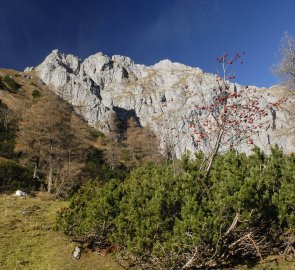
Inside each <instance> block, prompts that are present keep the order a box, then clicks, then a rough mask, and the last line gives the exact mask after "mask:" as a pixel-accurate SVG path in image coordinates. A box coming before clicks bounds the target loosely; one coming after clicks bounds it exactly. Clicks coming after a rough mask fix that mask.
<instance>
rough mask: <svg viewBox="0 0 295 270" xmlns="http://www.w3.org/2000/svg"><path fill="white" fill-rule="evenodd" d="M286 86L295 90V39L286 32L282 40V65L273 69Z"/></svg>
mask: <svg viewBox="0 0 295 270" xmlns="http://www.w3.org/2000/svg"><path fill="white" fill-rule="evenodd" d="M273 72H274V74H276V75H277V76H278V77H279V78H280V79H281V80H282V82H283V83H284V84H286V85H287V86H288V87H289V88H290V89H291V90H293V91H294V90H295V38H294V37H293V36H291V35H290V34H289V33H288V32H285V33H284V35H283V37H282V39H281V47H280V63H279V64H278V65H276V66H275V67H274V68H273Z"/></svg>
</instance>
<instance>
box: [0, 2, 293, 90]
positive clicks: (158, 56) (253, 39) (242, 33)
mask: <svg viewBox="0 0 295 270" xmlns="http://www.w3.org/2000/svg"><path fill="white" fill-rule="evenodd" d="M0 7H1V8H0V10H1V12H0V67H5V68H13V69H17V70H22V69H23V68H25V67H26V66H32V65H37V64H39V63H40V62H42V61H43V59H44V58H45V57H46V55H48V54H49V53H50V52H51V51H52V50H53V49H55V48H58V49H59V50H60V51H62V52H64V53H72V54H74V55H77V56H79V57H81V58H82V59H83V58H85V57H87V56H89V55H91V54H94V53H96V52H98V51H102V52H103V53H105V54H108V55H113V54H120V55H127V56H129V57H131V58H132V59H133V60H134V61H135V62H136V63H140V64H145V65H152V64H154V63H156V62H158V61H160V60H162V59H170V60H172V61H177V62H181V63H184V64H186V65H190V66H197V67H200V68H201V69H203V70H204V71H206V72H211V73H217V72H218V70H219V69H220V67H219V66H218V63H217V62H216V56H219V55H221V54H223V53H225V52H226V53H228V54H231V53H235V52H241V51H245V52H246V55H245V57H244V59H243V60H244V64H243V65H238V66H237V79H236V81H237V82H238V83H241V84H244V85H257V86H270V85H272V84H275V83H277V79H276V78H275V77H274V76H273V75H272V74H271V72H270V67H271V66H272V65H273V64H275V63H277V62H278V61H279V58H278V55H277V54H278V48H279V45H280V39H281V37H282V35H283V33H284V31H288V32H289V33H290V34H291V35H295V16H294V11H295V1H294V0H83V1H76V0H71V1H68V0H42V1H40V0H0Z"/></svg>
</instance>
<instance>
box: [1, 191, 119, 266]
mask: <svg viewBox="0 0 295 270" xmlns="http://www.w3.org/2000/svg"><path fill="white" fill-rule="evenodd" d="M66 205H67V203H66V202H61V201H53V200H48V198H46V196H44V195H43V196H42V194H41V195H39V196H38V197H36V198H18V197H15V196H8V195H0V247H1V250H0V269H2V270H6V269H7V270H12V269H32V270H35V269H40V270H42V269H44V270H55V269H56V270H61V269H62V270H63V269H65V270H67V269H69V270H70V269H71V270H75V269H77V270H78V269H83V270H84V269H85V270H88V269H89V270H90V269H91V270H92V269H100V270H120V269H121V268H119V266H118V265H117V264H115V263H114V262H112V261H111V258H110V257H102V256H101V255H99V254H97V253H95V252H89V253H83V254H82V257H81V259H80V260H75V259H73V258H72V257H71V252H72V251H73V249H74V244H72V243H70V242H69V240H68V239H67V238H66V237H65V236H64V235H62V234H61V233H59V232H56V231H54V222H55V213H56V211H57V210H58V209H60V208H62V207H65V206H66ZM21 211H29V212H31V213H30V214H22V213H21Z"/></svg>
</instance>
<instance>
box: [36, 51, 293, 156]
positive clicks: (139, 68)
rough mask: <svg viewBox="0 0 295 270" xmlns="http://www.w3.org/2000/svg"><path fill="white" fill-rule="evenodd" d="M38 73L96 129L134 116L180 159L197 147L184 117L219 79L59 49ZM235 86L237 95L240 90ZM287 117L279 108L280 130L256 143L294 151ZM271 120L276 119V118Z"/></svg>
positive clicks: (274, 93) (177, 67)
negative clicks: (83, 58)
mask: <svg viewBox="0 0 295 270" xmlns="http://www.w3.org/2000/svg"><path fill="white" fill-rule="evenodd" d="M36 74H37V75H38V76H39V77H40V78H41V79H42V80H43V81H44V83H45V84H46V85H48V86H49V87H51V89H52V90H53V91H54V92H55V93H56V94H58V95H59V96H61V97H62V98H63V99H65V100H67V101H68V102H70V103H71V104H73V105H74V106H75V108H76V110H77V111H78V112H79V113H80V114H81V115H83V117H84V118H85V119H86V120H87V121H88V123H89V124H90V125H92V126H94V127H95V128H97V129H99V130H101V131H103V132H108V131H109V129H110V122H111V121H110V120H111V116H112V115H113V114H116V115H118V116H119V117H120V118H122V119H125V121H127V119H128V118H129V117H130V116H134V117H136V118H137V119H138V121H139V122H140V124H141V125H142V126H149V127H150V128H151V129H152V130H153V131H154V132H155V134H156V135H157V136H158V138H159V139H160V149H161V151H162V152H164V151H165V149H167V148H169V147H170V148H173V149H174V150H173V151H174V152H175V154H176V156H178V157H180V156H181V155H183V154H184V153H186V152H187V151H190V152H194V151H196V150H197V149H198V147H196V145H195V144H194V141H193V140H192V132H191V130H190V129H189V123H188V121H187V120H185V117H186V116H187V115H188V114H189V113H190V111H191V110H192V108H193V106H195V105H198V106H201V105H202V103H203V102H204V99H205V100H207V99H209V98H210V96H212V91H213V89H214V87H216V78H217V76H216V75H212V74H208V73H205V72H203V71H202V70H200V69H199V68H192V67H188V66H185V65H183V64H179V63H172V62H171V61H169V60H163V61H161V62H159V63H157V64H155V65H153V66H149V67H147V66H144V65H138V64H135V63H134V62H133V61H132V60H131V59H130V58H128V57H123V56H118V55H114V56H112V57H108V56H106V55H104V54H102V53H97V54H94V55H92V56H90V57H88V58H86V59H85V60H84V61H82V60H80V59H79V58H78V57H76V56H73V55H65V54H62V53H59V52H58V50H54V51H53V52H52V53H51V54H49V55H48V56H47V57H46V59H45V60H44V62H43V63H41V64H40V65H39V66H37V67H36ZM230 85H231V86H230V87H231V88H232V89H233V88H234V87H236V88H237V89H238V91H239V89H240V88H241V87H240V86H239V85H236V86H235V85H234V84H230ZM248 91H249V95H251V94H252V93H254V91H255V92H258V93H259V95H261V97H262V98H264V99H266V100H268V101H272V100H275V99H276V97H281V96H282V90H281V89H280V87H273V88H270V89H265V88H263V89H257V88H256V87H249V88H248ZM283 95H285V94H283ZM291 105H292V104H291ZM291 105H289V107H290V106H291ZM288 117H289V112H287V111H286V110H283V109H282V108H280V109H278V110H277V111H276V119H275V120H276V128H277V129H278V130H279V131H278V130H271V129H270V130H263V131H262V132H260V134H259V135H258V136H256V137H255V144H257V145H258V146H259V147H260V148H262V149H263V150H265V151H267V150H268V149H269V144H271V145H273V144H278V145H280V146H281V147H283V148H284V149H286V150H287V151H294V150H295V148H294V144H293V138H292V137H291V136H288V135H286V132H285V131H284V130H283V134H282V132H281V131H282V128H285V127H287V126H288ZM268 118H269V119H271V114H270V116H268ZM282 136H283V137H282ZM249 149H250V147H249V146H248V145H247V144H243V145H241V146H240V150H241V151H245V152H247V151H249ZM203 150H206V149H203Z"/></svg>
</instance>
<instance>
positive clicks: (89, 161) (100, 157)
mask: <svg viewBox="0 0 295 270" xmlns="http://www.w3.org/2000/svg"><path fill="white" fill-rule="evenodd" d="M83 172H84V177H85V178H88V179H91V180H98V181H100V182H103V183H104V182H107V181H108V180H110V179H112V178H116V179H125V178H126V176H127V175H128V174H129V170H128V168H126V167H125V166H124V165H123V164H121V165H119V166H116V167H113V168H111V167H110V165H109V164H108V163H107V161H106V160H105V156H104V152H103V151H101V150H99V149H97V148H94V147H90V148H89V149H88V150H87V157H86V161H85V166H84V168H83Z"/></svg>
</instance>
